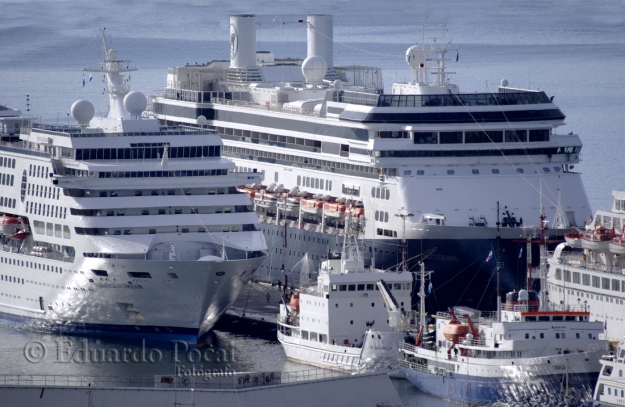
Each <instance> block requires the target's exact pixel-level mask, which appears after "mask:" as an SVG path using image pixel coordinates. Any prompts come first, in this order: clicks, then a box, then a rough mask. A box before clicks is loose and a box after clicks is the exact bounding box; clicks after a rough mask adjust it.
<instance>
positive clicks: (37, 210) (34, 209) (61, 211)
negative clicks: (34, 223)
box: [26, 201, 67, 237]
mask: <svg viewBox="0 0 625 407" xmlns="http://www.w3.org/2000/svg"><path fill="white" fill-rule="evenodd" d="M26 213H34V214H35V215H40V216H45V217H48V218H59V219H65V218H67V208H65V207H61V206H58V205H48V204H42V203H39V202H32V201H28V202H26ZM50 236H51V235H50ZM59 237H60V236H59Z"/></svg>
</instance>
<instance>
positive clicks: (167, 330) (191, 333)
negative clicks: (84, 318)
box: [0, 312, 199, 343]
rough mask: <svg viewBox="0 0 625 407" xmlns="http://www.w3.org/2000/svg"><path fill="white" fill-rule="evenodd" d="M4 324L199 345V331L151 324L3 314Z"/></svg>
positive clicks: (80, 333) (59, 331) (40, 329)
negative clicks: (58, 321)
mask: <svg viewBox="0 0 625 407" xmlns="http://www.w3.org/2000/svg"><path fill="white" fill-rule="evenodd" d="M0 321H2V322H3V323H5V324H7V325H12V326H17V327H21V328H26V329H31V330H34V331H41V332H51V333H57V334H67V335H82V336H94V337H106V338H115V339H145V340H149V341H156V342H169V341H184V342H189V343H197V340H198V332H199V329H195V328H180V327H166V326H150V325H110V324H79V323H69V322H68V323H61V324H53V323H50V322H48V321H46V320H43V319H37V318H30V317H24V316H20V315H13V314H8V313H5V312H0Z"/></svg>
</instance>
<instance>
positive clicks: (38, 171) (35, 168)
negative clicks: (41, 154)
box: [12, 160, 48, 178]
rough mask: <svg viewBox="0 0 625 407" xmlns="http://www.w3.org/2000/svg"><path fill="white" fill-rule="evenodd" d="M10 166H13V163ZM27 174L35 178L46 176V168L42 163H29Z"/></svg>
mask: <svg viewBox="0 0 625 407" xmlns="http://www.w3.org/2000/svg"><path fill="white" fill-rule="evenodd" d="M13 161H15V160H13ZM12 168H15V165H13V167H12ZM28 176H30V177H37V178H48V169H47V168H46V167H44V166H43V165H33V164H30V167H29V168H28Z"/></svg>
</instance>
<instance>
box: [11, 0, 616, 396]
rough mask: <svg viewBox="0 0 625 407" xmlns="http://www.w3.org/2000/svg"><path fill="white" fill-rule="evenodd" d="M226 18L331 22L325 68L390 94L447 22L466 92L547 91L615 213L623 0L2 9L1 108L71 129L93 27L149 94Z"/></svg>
mask: <svg viewBox="0 0 625 407" xmlns="http://www.w3.org/2000/svg"><path fill="white" fill-rule="evenodd" d="M236 13H255V14H265V15H267V16H275V15H291V16H293V15H296V16H305V15H306V14H307V13H329V14H333V15H334V39H335V47H334V51H335V64H336V65H347V64H350V65H351V64H353V65H368V66H376V67H380V68H382V70H383V74H384V79H385V84H386V89H387V91H390V86H391V84H392V82H394V81H404V80H406V79H407V78H409V75H410V72H409V70H408V67H407V65H406V63H405V60H404V54H405V50H406V48H407V47H408V46H410V45H411V44H413V43H415V42H419V41H422V39H423V38H424V36H426V37H430V36H432V35H436V36H438V35H440V33H441V32H442V31H441V30H442V29H435V28H434V27H436V26H440V25H441V24H444V25H445V27H446V32H445V35H446V38H447V39H451V40H453V42H454V43H455V44H456V45H457V46H458V49H459V61H458V62H454V61H451V62H450V70H452V71H454V72H456V73H457V74H456V75H455V82H456V83H458V84H459V86H460V89H461V90H462V91H479V92H483V91H496V88H497V86H498V84H499V83H500V81H501V80H502V79H504V78H505V79H507V80H508V81H509V83H510V85H511V86H519V87H524V88H532V89H541V90H545V91H546V92H547V94H548V95H550V96H555V99H554V101H555V102H556V104H558V106H559V107H560V108H561V109H562V111H563V112H564V113H565V114H566V116H567V119H566V123H567V125H566V126H564V127H563V128H561V129H560V130H559V131H560V132H567V133H568V132H575V133H578V134H579V135H580V137H581V139H582V141H583V142H584V148H583V150H582V159H583V161H582V162H581V163H580V165H579V166H576V168H577V170H579V171H580V172H582V174H583V180H584V183H585V185H586V191H587V194H588V197H589V200H590V203H591V206H592V210H593V211H595V210H597V209H608V208H611V205H612V196H611V191H612V190H616V189H621V190H623V189H625V177H624V176H623V175H622V174H623V172H622V168H623V165H622V163H623V160H624V158H625V143H624V142H623V140H622V133H621V128H620V127H621V125H619V124H618V121H619V120H620V119H621V115H623V113H624V112H625V92H624V91H623V90H624V89H623V88H624V87H623V84H624V83H625V2H624V1H622V0H621V1H617V0H606V1H603V2H588V1H582V0H570V1H567V2H560V1H555V0H506V1H495V0H473V1H466V0H438V1H433V0H423V1H419V2H416V1H412V0H393V1H387V2H380V1H375V0H358V1H356V0H332V1H330V0H318V1H315V2H304V1H294V0H274V1H264V0H262V1H261V0H241V1H237V2H219V1H211V0H178V1H150V0H134V1H130V2H128V1H121V0H98V1H91V2H77V1H71V0H12V1H10V0H0V40H1V41H0V104H6V105H9V106H11V107H14V108H19V109H21V110H22V111H23V112H24V113H26V109H27V104H26V95H29V96H28V98H29V101H30V102H29V103H30V112H28V114H29V115H30V116H31V117H32V116H36V117H40V118H41V119H42V120H43V121H45V122H51V123H54V122H61V123H64V122H67V121H68V120H71V119H70V118H69V115H68V114H69V110H70V106H71V104H72V103H73V102H74V101H75V100H77V99H88V100H90V101H91V102H93V103H94V105H95V106H96V110H97V111H98V112H100V113H103V112H105V111H106V108H107V102H108V99H107V98H106V96H105V95H103V94H102V91H103V87H104V86H103V83H102V82H101V78H100V77H95V76H94V77H93V81H92V82H89V81H88V78H89V76H88V74H87V76H86V79H87V84H86V86H84V87H83V86H82V80H83V77H84V75H83V73H82V72H81V69H82V68H83V67H85V66H93V65H97V64H98V63H99V62H100V59H101V57H102V55H101V44H100V40H99V37H98V35H99V29H100V28H103V27H106V31H107V32H108V33H109V34H110V38H111V41H112V44H111V45H112V46H113V47H114V48H116V49H118V51H119V54H120V57H122V58H127V59H132V60H133V62H134V63H135V64H136V65H137V67H138V68H139V69H140V70H139V71H138V72H136V73H133V74H132V89H133V90H139V91H142V92H144V93H150V92H152V91H155V90H159V89H162V88H164V86H165V79H166V73H167V68H168V67H174V66H179V65H184V64H185V63H187V62H188V63H194V62H206V61H210V60H213V59H227V58H228V52H229V47H228V33H229V28H228V26H229V15H231V14H236ZM267 18H268V19H270V18H271V17H267ZM424 27H427V29H426V30H425V34H424V30H423V28H424ZM257 40H258V49H259V50H268V51H272V52H274V53H275V54H276V56H278V57H289V56H290V57H300V58H303V57H305V55H306V43H305V42H306V32H305V29H303V28H299V29H293V28H274V29H266V30H259V31H258V33H257ZM619 168H621V170H619ZM15 335H17V336H15ZM20 335H24V337H23V338H22V337H21V336H20ZM219 335H222V334H217V338H218V339H219ZM223 335H226V339H225V340H224V341H226V342H228V341H235V342H236V341H241V342H245V346H243V345H242V347H245V348H246V349H253V348H254V347H256V348H258V349H262V350H263V352H260V353H259V354H258V355H257V354H256V353H253V352H249V353H248V354H247V356H246V357H249V358H251V359H252V360H254V361H255V362H254V363H251V364H250V365H249V367H250V368H254V369H273V368H274V367H276V366H277V365H276V363H277V364H280V363H286V362H285V361H284V359H283V356H281V355H282V353H281V349H280V348H279V345H278V344H277V343H275V342H270V343H264V342H258V341H257V340H254V339H249V341H251V342H248V340H246V339H241V338H232V337H228V336H227V335H228V334H225V333H223ZM32 336H33V334H29V333H19V334H16V333H15V332H13V331H12V330H5V329H2V330H0V337H2V338H5V337H11V338H12V339H11V341H9V343H10V345H4V344H6V343H7V342H5V341H3V342H2V343H4V344H0V353H2V355H3V358H2V360H3V362H2V364H3V365H4V366H7V367H8V368H10V371H11V372H14V373H17V372H20V371H27V370H29V369H30V367H31V364H28V363H26V362H25V361H24V356H23V354H21V356H20V355H19V352H18V351H19V349H18V348H20V347H21V349H23V346H24V344H25V342H24V341H26V340H27V339H29V338H31V337H32ZM218 342H219V341H218ZM228 343H230V342H228ZM250 343H252V344H253V347H252V348H250V346H249V344H250ZM111 346H113V345H111ZM218 346H219V345H218ZM15 352H18V353H16V354H15V355H13V356H15V357H13V356H8V359H7V358H5V357H4V356H6V355H9V354H11V355H12V354H13V353H15ZM280 358H282V359H280ZM9 365H10V366H9ZM42 366H44V365H38V367H39V368H41V367H42ZM59 366H61V372H63V374H74V373H75V374H83V373H85V370H81V369H83V368H84V369H86V371H91V370H90V369H95V368H92V367H89V366H87V367H84V366H83V367H81V369H78V370H76V369H77V368H76V366H77V364H71V365H60V364H56V365H50V366H47V367H46V369H47V368H50V369H52V370H51V371H57V370H58V369H59ZM67 366H69V367H67ZM243 366H245V367H247V365H243ZM265 366H267V367H265ZM163 367H167V369H170V366H163ZM107 368H110V367H107V366H105V365H104V368H103V369H104V371H103V372H105V373H106V369H107ZM143 368H145V366H143V365H142V367H141V369H143ZM98 369H102V367H98ZM98 369H96V370H98ZM98 373H101V372H100V370H98ZM138 373H143V371H141V372H138ZM150 374H152V373H150ZM406 392H409V391H408V390H406ZM406 392H405V393H406ZM428 404H429V403H428ZM411 405H412V404H411Z"/></svg>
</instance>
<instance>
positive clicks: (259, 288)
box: [214, 282, 290, 340]
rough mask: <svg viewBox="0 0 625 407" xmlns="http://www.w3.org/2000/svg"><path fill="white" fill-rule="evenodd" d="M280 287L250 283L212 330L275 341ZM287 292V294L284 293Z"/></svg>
mask: <svg viewBox="0 0 625 407" xmlns="http://www.w3.org/2000/svg"><path fill="white" fill-rule="evenodd" d="M283 293H284V287H281V288H279V287H278V286H277V285H271V284H268V283H261V282H250V283H248V284H247V285H246V286H245V288H244V289H243V290H242V291H241V293H240V294H239V297H238V298H237V300H236V301H235V302H234V304H233V305H232V306H231V307H230V308H228V310H227V311H226V313H225V314H224V315H223V316H222V317H221V318H220V319H219V321H218V322H217V324H216V325H215V326H214V329H216V330H220V331H228V332H232V333H235V334H253V335H254V336H258V337H261V338H264V339H268V340H277V334H276V323H277V318H278V313H279V311H280V302H281V299H282V295H283ZM287 293H290V289H289V291H287Z"/></svg>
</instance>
